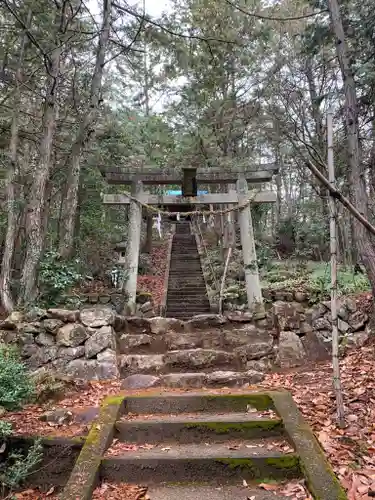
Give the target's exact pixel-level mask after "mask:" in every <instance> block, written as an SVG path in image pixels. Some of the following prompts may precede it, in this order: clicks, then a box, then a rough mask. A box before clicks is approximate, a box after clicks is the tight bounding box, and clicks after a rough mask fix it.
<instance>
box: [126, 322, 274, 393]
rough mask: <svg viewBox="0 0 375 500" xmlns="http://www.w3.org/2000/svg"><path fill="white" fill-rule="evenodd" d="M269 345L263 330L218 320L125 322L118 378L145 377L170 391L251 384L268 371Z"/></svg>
mask: <svg viewBox="0 0 375 500" xmlns="http://www.w3.org/2000/svg"><path fill="white" fill-rule="evenodd" d="M273 343H274V339H273V337H272V335H271V334H270V333H269V332H267V331H266V330H264V329H263V328H261V327H258V326H255V325H251V324H232V323H230V322H228V321H227V320H226V319H225V318H223V317H222V316H217V315H203V316H202V315H201V316H195V317H194V318H192V319H190V320H188V321H182V320H179V319H175V318H151V319H145V318H127V325H126V329H125V331H122V332H118V333H117V350H118V364H119V370H120V377H121V378H122V379H127V378H128V377H131V378H130V380H134V378H135V380H141V379H142V377H144V376H145V375H147V376H151V377H149V378H148V379H145V380H149V381H150V384H151V385H161V386H166V387H172V388H188V387H192V388H201V387H220V386H231V387H232V386H243V385H246V384H254V383H258V382H260V381H261V380H263V378H264V372H267V371H269V370H270V369H271V368H272V363H273V358H274V346H273ZM124 382H125V381H124ZM147 385H148V383H147V384H146V386H147ZM124 388H132V386H131V385H125V386H124ZM134 388H140V386H139V385H136V386H135V387H134Z"/></svg>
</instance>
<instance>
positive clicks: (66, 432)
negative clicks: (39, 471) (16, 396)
mask: <svg viewBox="0 0 375 500" xmlns="http://www.w3.org/2000/svg"><path fill="white" fill-rule="evenodd" d="M120 387H121V381H101V382H95V381H92V382H87V383H86V384H85V385H84V387H83V388H82V389H81V390H80V388H79V387H77V390H76V391H71V392H70V394H67V396H66V398H64V399H63V400H61V401H59V402H58V403H57V404H56V407H58V408H66V409H74V410H80V409H81V410H82V409H87V408H90V407H91V408H92V407H98V406H100V403H101V402H102V400H103V399H104V398H105V397H106V396H108V395H111V394H118V393H119V392H120ZM47 409H48V410H51V409H52V408H51V406H50V404H48V403H47V404H45V405H27V406H25V407H24V408H23V409H22V410H21V411H19V412H8V413H6V414H5V415H4V419H5V420H7V421H9V422H11V423H12V424H13V429H14V432H15V433H17V434H18V435H34V436H35V435H45V436H47V435H49V436H52V435H58V436H64V437H68V436H69V437H71V436H77V435H81V434H84V433H86V432H87V425H90V424H89V423H86V424H85V423H82V424H76V423H74V421H73V422H71V423H64V424H62V425H58V426H56V425H53V424H50V423H48V422H43V421H41V420H39V417H40V416H41V415H43V413H45V411H46V410H47Z"/></svg>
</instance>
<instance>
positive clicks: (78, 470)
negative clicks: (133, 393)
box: [58, 396, 123, 500]
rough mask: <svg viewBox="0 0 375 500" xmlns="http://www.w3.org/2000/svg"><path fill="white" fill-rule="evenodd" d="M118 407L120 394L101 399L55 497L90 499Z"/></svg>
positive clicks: (110, 437) (112, 434)
mask: <svg viewBox="0 0 375 500" xmlns="http://www.w3.org/2000/svg"><path fill="white" fill-rule="evenodd" d="M122 407H123V396H117V397H111V396H109V397H107V398H106V399H105V400H104V401H103V403H102V405H101V407H100V411H99V416H98V418H97V419H96V420H95V421H94V422H93V424H92V426H91V429H90V432H89V434H88V436H87V438H86V441H85V444H84V446H83V448H82V450H81V453H80V454H79V456H78V459H77V461H76V464H75V466H74V468H73V471H72V473H71V475H70V478H69V481H68V483H67V485H66V486H65V488H64V490H63V491H62V493H61V494H60V495H59V497H58V498H59V500H77V498H79V500H91V498H92V493H93V491H94V489H95V487H96V485H97V483H98V480H99V468H100V458H101V456H102V455H103V454H104V452H105V451H106V449H107V448H108V446H109V445H110V443H111V442H112V440H113V436H114V429H115V423H116V421H117V420H118V418H119V416H120V413H121V410H122Z"/></svg>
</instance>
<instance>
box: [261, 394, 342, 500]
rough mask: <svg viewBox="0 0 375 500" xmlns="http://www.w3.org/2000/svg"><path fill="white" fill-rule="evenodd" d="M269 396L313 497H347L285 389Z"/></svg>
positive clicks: (339, 498) (334, 499)
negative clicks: (297, 457) (296, 455)
mask: <svg viewBox="0 0 375 500" xmlns="http://www.w3.org/2000/svg"><path fill="white" fill-rule="evenodd" d="M269 395H270V397H271V399H272V401H273V404H274V407H275V409H276V411H277V413H278V415H279V416H280V417H281V418H282V420H283V423H284V427H285V431H286V433H287V435H288V437H289V440H290V443H291V444H292V445H293V446H294V448H295V450H296V453H297V454H298V455H299V457H300V460H301V466H302V469H303V471H304V475H305V477H306V481H307V485H308V487H309V490H310V492H311V493H312V495H313V497H314V498H316V499H320V498H321V499H324V500H347V496H346V494H345V492H344V490H343V488H342V486H341V485H340V482H339V481H338V479H337V478H336V476H335V474H334V472H333V470H332V468H331V466H330V464H329V462H328V460H327V458H326V456H325V454H324V451H323V449H322V448H321V446H320V444H319V442H318V440H317V439H316V437H315V435H314V433H313V431H312V429H311V428H310V427H309V425H307V423H306V422H305V420H304V418H303V417H302V415H301V413H300V412H299V410H298V408H297V406H296V404H295V402H294V401H293V397H292V395H291V394H290V393H289V392H287V391H282V392H281V391H280V392H270V393H269Z"/></svg>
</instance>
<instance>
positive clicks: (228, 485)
mask: <svg viewBox="0 0 375 500" xmlns="http://www.w3.org/2000/svg"><path fill="white" fill-rule="evenodd" d="M98 477H100V479H101V481H102V482H104V483H105V484H110V483H124V484H128V485H132V484H134V485H139V484H141V485H142V486H145V487H147V488H148V491H147V494H148V498H151V499H152V500H175V499H176V498H178V499H179V500H197V499H199V498H202V497H204V498H205V499H206V500H245V499H247V500H249V499H251V500H272V499H274V500H277V499H280V500H281V499H282V498H285V496H283V495H282V494H280V495H275V494H274V493H275V492H274V491H272V490H273V489H275V485H277V483H281V482H283V481H288V480H292V479H298V480H303V479H304V480H306V483H307V484H308V486H309V488H310V492H311V493H312V496H313V498H316V499H318V498H319V499H322V500H323V499H324V500H339V499H340V500H341V499H342V500H345V499H346V495H345V494H344V492H343V490H342V488H341V487H340V485H339V483H338V481H337V479H336V477H335V476H334V474H333V471H332V469H331V467H330V465H329V464H328V462H327V460H326V458H325V457H324V453H323V451H322V449H321V448H320V446H319V444H318V441H317V440H316V438H315V437H314V434H313V432H312V431H311V429H310V428H309V427H308V425H307V424H306V422H305V421H304V419H303V417H302V415H301V414H300V413H299V411H298V409H297V407H296V406H295V403H294V401H293V399H292V397H291V395H290V394H289V393H286V392H272V391H271V392H268V393H266V392H258V393H257V392H242V393H232V394H231V393H228V394H223V393H220V394H215V393H211V394H210V393H202V392H198V391H196V392H195V393H185V394H176V393H175V394H168V393H164V394H163V393H160V392H159V393H157V392H156V391H155V392H145V393H143V394H141V395H126V396H120V395H119V396H117V397H113V396H110V397H108V398H107V400H106V401H104V403H103V405H102V407H101V410H100V413H99V417H98V419H97V420H96V421H95V422H94V423H93V426H92V428H91V431H90V433H89V435H88V437H87V440H86V444H85V445H84V447H83V449H82V451H81V453H80V456H79V457H78V459H77V461H76V464H75V467H74V469H73V472H72V474H71V476H70V479H69V482H68V484H67V486H66V488H65V490H64V492H63V493H62V495H61V496H60V497H59V498H60V500H74V499H76V498H80V499H82V500H89V499H90V498H92V497H91V492H92V490H93V487H94V486H95V484H96V481H97V479H98ZM259 483H268V484H271V485H273V486H274V488H271V491H270V492H267V491H264V489H259V488H258V487H257V485H259ZM265 489H266V488H265ZM288 496H290V495H288ZM137 498H138V497H137ZM139 498H140V497H139ZM142 498H143V497H142ZM303 498H305V496H303Z"/></svg>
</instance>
